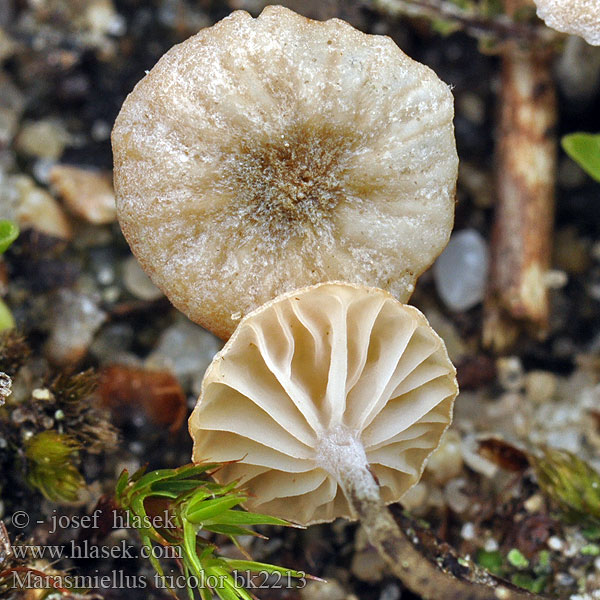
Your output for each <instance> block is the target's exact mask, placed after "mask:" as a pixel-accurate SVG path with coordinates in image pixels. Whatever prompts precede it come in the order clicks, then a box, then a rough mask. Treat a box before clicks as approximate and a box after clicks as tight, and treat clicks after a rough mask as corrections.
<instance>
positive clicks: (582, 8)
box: [535, 0, 600, 46]
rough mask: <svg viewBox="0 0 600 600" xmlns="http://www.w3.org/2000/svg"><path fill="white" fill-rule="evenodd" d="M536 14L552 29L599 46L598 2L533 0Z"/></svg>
mask: <svg viewBox="0 0 600 600" xmlns="http://www.w3.org/2000/svg"><path fill="white" fill-rule="evenodd" d="M535 4H536V6H537V14H538V17H540V19H543V20H544V21H545V23H546V25H548V27H552V29H556V30H557V31H562V32H563V33H570V34H572V35H578V36H580V37H582V38H583V39H585V41H586V42H587V43H588V44H591V45H592V46H600V2H598V0H535Z"/></svg>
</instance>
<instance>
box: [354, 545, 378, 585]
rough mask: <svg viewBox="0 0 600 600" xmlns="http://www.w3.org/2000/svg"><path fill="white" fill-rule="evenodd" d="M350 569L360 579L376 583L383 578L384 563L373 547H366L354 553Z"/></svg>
mask: <svg viewBox="0 0 600 600" xmlns="http://www.w3.org/2000/svg"><path fill="white" fill-rule="evenodd" d="M350 570H351V572H352V574H353V575H354V576H355V577H356V578H357V579H360V580H361V581H366V582H368V583H377V582H378V581H381V580H382V579H383V575H384V573H385V571H386V564H385V562H384V560H383V559H382V558H381V556H379V554H378V553H377V550H375V548H372V547H367V548H365V549H364V550H360V551H359V552H355V553H354V556H353V557H352V565H351V567H350Z"/></svg>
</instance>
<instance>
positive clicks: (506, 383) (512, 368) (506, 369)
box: [496, 356, 524, 392]
mask: <svg viewBox="0 0 600 600" xmlns="http://www.w3.org/2000/svg"><path fill="white" fill-rule="evenodd" d="M496 369H497V372H498V381H499V383H500V385H501V386H502V387H503V388H504V389H505V390H506V391H508V392H518V391H519V390H520V389H521V388H522V387H523V383H524V380H523V365H522V364H521V359H520V358H519V357H518V356H506V357H502V358H499V359H498V360H497V361H496Z"/></svg>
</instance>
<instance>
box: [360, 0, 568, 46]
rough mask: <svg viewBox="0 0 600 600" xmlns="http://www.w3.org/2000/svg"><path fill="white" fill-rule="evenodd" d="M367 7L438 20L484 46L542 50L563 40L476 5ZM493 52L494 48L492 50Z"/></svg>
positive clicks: (380, 2)
mask: <svg viewBox="0 0 600 600" xmlns="http://www.w3.org/2000/svg"><path fill="white" fill-rule="evenodd" d="M367 4H368V5H370V6H371V7H372V8H374V9H375V10H377V11H380V12H384V13H386V14H388V15H391V16H393V17H399V16H408V17H416V18H426V19H428V20H430V21H439V20H442V21H444V22H446V23H447V24H448V25H455V26H456V28H457V29H460V30H462V31H464V32H466V33H468V34H469V35H471V36H473V37H475V38H477V39H478V40H480V41H483V42H485V43H489V42H492V43H494V44H502V43H503V42H515V41H516V42H518V43H519V44H526V45H527V46H528V47H534V46H536V47H546V46H548V45H552V44H556V43H557V42H559V41H560V40H562V39H563V37H564V36H561V35H560V34H558V33H557V32H555V31H554V30H552V29H549V28H548V27H545V26H544V25H537V24H534V23H531V22H530V21H516V20H514V19H513V18H512V17H511V16H509V15H507V14H498V15H491V14H488V13H486V11H485V10H484V9H481V8H480V7H479V6H478V5H476V4H473V5H472V6H470V7H469V8H462V7H460V6H458V5H457V4H454V3H453V2H450V1H449V0H370V1H369V2H367ZM494 51H498V48H497V47H494Z"/></svg>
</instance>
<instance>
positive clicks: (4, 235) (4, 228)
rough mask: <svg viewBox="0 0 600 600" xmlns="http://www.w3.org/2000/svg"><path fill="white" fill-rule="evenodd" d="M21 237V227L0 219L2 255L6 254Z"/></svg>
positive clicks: (0, 249)
mask: <svg viewBox="0 0 600 600" xmlns="http://www.w3.org/2000/svg"><path fill="white" fill-rule="evenodd" d="M17 237H19V227H18V225H17V224H16V223H13V222H12V221H7V220H6V219H0V254H4V253H5V252H6V251H7V250H8V248H9V247H10V245H11V244H12V243H13V242H14V241H15V240H16V239H17Z"/></svg>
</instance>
